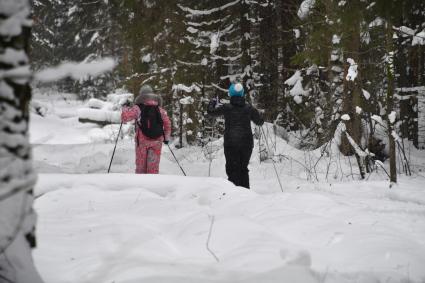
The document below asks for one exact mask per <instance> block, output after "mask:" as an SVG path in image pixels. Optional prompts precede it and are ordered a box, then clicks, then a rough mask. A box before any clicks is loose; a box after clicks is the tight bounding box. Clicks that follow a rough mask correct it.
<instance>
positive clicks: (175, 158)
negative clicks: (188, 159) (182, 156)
mask: <svg viewBox="0 0 425 283" xmlns="http://www.w3.org/2000/svg"><path fill="white" fill-rule="evenodd" d="M167 145H168V149H169V150H170V152H171V154H172V155H173V157H174V160H175V161H176V163H177V165H178V166H179V167H180V169H181V170H182V172H183V175H185V176H186V173H185V172H184V170H183V167H181V165H180V163H179V161H178V160H177V157H176V156H175V155H174V152H173V150H172V149H171V147H170V145H169V144H167Z"/></svg>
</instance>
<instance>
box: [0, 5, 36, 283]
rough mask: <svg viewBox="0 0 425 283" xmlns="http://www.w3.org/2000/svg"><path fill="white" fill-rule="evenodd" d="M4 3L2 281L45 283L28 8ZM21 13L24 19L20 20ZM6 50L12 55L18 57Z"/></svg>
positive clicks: (0, 43) (0, 42) (0, 68)
mask: <svg viewBox="0 0 425 283" xmlns="http://www.w3.org/2000/svg"><path fill="white" fill-rule="evenodd" d="M2 2H6V3H7V4H5V3H3V4H4V5H7V7H9V9H8V11H7V12H5V11H1V12H0V13H1V16H2V20H3V22H5V21H6V20H7V19H10V18H12V17H14V19H15V26H13V28H12V27H11V28H10V29H5V28H4V27H3V26H2V27H3V29H2V33H1V34H0V54H1V57H6V59H7V60H3V62H0V73H2V79H1V80H0V225H1V229H0V282H19V283H39V282H42V280H41V278H40V276H39V275H38V273H37V271H36V269H35V267H34V264H33V261H32V256H31V248H32V247H35V245H36V241H35V234H34V233H35V213H34V211H33V208H32V204H33V199H34V198H33V191H32V189H33V187H34V184H35V181H36V174H35V172H34V171H33V168H32V162H31V146H30V144H29V140H28V122H29V121H28V120H29V110H28V109H29V107H28V104H29V101H30V99H31V88H30V86H29V80H30V72H29V65H28V64H29V59H28V55H27V54H28V51H29V39H30V36H31V30H30V28H29V27H28V21H29V17H30V5H29V2H27V1H15V0H7V1H2ZM21 2H22V3H24V5H21V4H22V3H21ZM18 14H19V16H17V15H18ZM22 15H25V16H26V19H25V18H24V19H23V20H17V19H22ZM7 52H14V53H15V54H16V55H15V57H16V58H15V59H13V58H12V57H11V56H8V55H5V54H6V53H7ZM9 57H10V58H9ZM12 59H13V60H12ZM22 63H25V66H23V65H22ZM25 67H28V70H24V69H23V68H25ZM17 68H21V69H20V70H21V72H19V73H20V74H19V78H18V77H15V76H14V74H13V72H14V71H17Z"/></svg>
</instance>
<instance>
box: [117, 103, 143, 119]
mask: <svg viewBox="0 0 425 283" xmlns="http://www.w3.org/2000/svg"><path fill="white" fill-rule="evenodd" d="M139 115H140V108H139V106H137V105H134V106H132V107H125V106H124V107H123V108H122V112H121V122H123V123H127V122H129V121H132V120H136V119H137V118H138V117H139Z"/></svg>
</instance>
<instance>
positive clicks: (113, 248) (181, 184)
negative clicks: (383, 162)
mask: <svg viewBox="0 0 425 283" xmlns="http://www.w3.org/2000/svg"><path fill="white" fill-rule="evenodd" d="M35 99H36V100H39V101H40V102H42V103H44V104H46V105H50V106H49V111H48V114H47V115H46V116H45V117H41V116H38V115H35V114H33V115H32V116H31V119H32V120H31V122H32V124H31V129H30V134H31V141H32V142H33V144H34V164H35V167H36V168H37V170H38V171H39V172H40V175H39V182H38V185H37V187H36V189H35V194H36V195H37V199H36V203H35V208H36V210H37V212H38V214H39V220H38V227H37V228H38V248H37V249H36V250H35V252H34V256H35V262H36V265H37V267H38V269H39V271H40V273H41V274H42V276H43V277H44V279H45V281H46V282H47V283H65V282H84V283H89V282H96V283H101V282H105V283H106V282H116V283H118V282H120V283H136V282H137V283H138V282H148V283H153V282H261V283H263V282H266V283H267V282H425V268H424V267H423V266H424V262H425V237H424V235H425V191H424V181H425V178H424V176H423V175H422V174H423V173H422V172H420V171H419V170H423V168H424V161H425V158H424V154H423V152H414V154H413V156H412V157H411V158H412V160H413V161H412V163H414V164H415V165H416V170H415V174H414V176H413V177H409V178H408V177H401V180H400V182H399V184H398V185H396V186H393V187H392V188H389V184H388V181H387V180H386V178H385V174H384V173H383V172H382V170H381V171H379V172H378V173H373V174H372V175H370V176H368V178H369V180H368V181H357V180H351V179H352V178H354V179H356V178H357V177H356V176H355V175H354V176H353V175H352V174H351V169H350V168H351V167H350V164H349V160H347V159H343V160H334V161H331V162H328V161H326V160H325V159H323V160H320V161H319V163H318V164H319V165H318V166H317V168H316V169H315V170H314V171H315V172H314V173H313V172H308V170H307V169H306V168H304V167H303V166H302V165H301V164H299V163H312V162H313V163H314V162H315V160H317V159H316V158H317V157H318V156H319V155H320V152H312V153H309V154H306V153H303V152H301V151H298V150H296V149H294V148H292V147H291V146H289V145H288V144H287V143H286V142H284V141H283V140H280V139H278V140H277V149H276V153H278V154H279V153H280V154H285V157H286V158H283V159H282V162H281V163H277V170H278V172H279V173H280V178H281V181H282V183H283V189H284V192H283V193H282V192H281V190H280V187H279V185H278V182H277V180H276V176H275V175H274V174H275V173H274V169H273V166H272V163H270V162H262V163H260V162H259V157H258V156H259V154H258V145H256V147H255V149H254V152H253V157H252V162H251V164H250V170H251V172H250V176H251V186H252V190H246V189H243V188H239V187H235V186H233V185H232V184H231V183H229V182H228V181H227V180H226V179H225V172H224V158H223V152H222V149H221V146H220V141H217V142H216V143H214V144H213V145H208V146H207V148H205V149H201V148H197V147H191V148H183V149H181V150H175V153H176V155H177V158H178V159H179V161H180V162H181V164H182V165H183V167H184V168H185V170H186V172H187V173H188V175H190V176H192V177H183V176H181V175H182V174H181V172H180V169H179V168H178V166H177V165H176V164H175V162H174V161H173V157H172V155H171V153H170V152H169V150H168V149H167V148H164V151H163V157H162V161H161V166H160V172H161V175H158V176H151V175H134V174H132V172H133V171H134V161H133V159H134V156H133V151H134V145H133V143H132V141H131V140H129V139H124V140H120V142H119V144H118V147H117V152H116V156H115V158H114V163H113V165H112V170H111V171H112V172H114V173H113V174H105V172H106V171H107V167H108V165H109V160H110V156H111V153H112V150H113V142H112V140H113V136H114V135H113V131H114V130H115V132H116V127H111V129H110V130H111V135H110V136H109V134H105V130H104V129H100V128H99V126H96V125H92V124H80V123H78V118H77V117H76V115H77V114H76V113H77V108H79V107H81V106H82V105H83V103H81V102H76V101H75V100H73V99H71V98H69V97H68V99H67V100H66V101H65V100H64V99H52V98H48V97H46V96H39V97H37V95H36V97H35ZM111 136H112V139H111ZM270 143H272V139H270ZM209 149H213V151H214V159H213V161H212V163H211V169H210V163H209V160H208V158H207V157H208V154H206V153H204V152H205V151H206V150H209ZM322 162H323V163H322ZM353 166H354V165H353ZM309 168H310V169H309V170H311V168H312V167H309ZM355 170H356V169H355V168H354V169H353V171H355ZM76 173H79V174H76ZM209 173H210V175H211V177H208V175H209ZM326 173H327V174H326ZM315 176H318V179H319V181H317V180H316V177H315ZM325 180H327V181H325ZM349 180H350V181H349ZM329 182H331V183H329ZM207 243H208V246H207Z"/></svg>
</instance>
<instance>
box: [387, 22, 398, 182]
mask: <svg viewBox="0 0 425 283" xmlns="http://www.w3.org/2000/svg"><path fill="white" fill-rule="evenodd" d="M388 18H389V17H388ZM386 53H387V55H386V74H387V84H388V86H387V98H386V101H387V105H386V106H387V107H386V108H387V115H386V120H387V124H388V139H389V154H390V180H391V182H393V183H396V182H397V160H396V153H395V136H396V134H395V129H394V120H392V119H389V115H390V113H391V112H392V111H393V108H394V84H395V82H394V71H395V70H394V47H393V31H392V24H391V21H389V20H388V22H387V28H386ZM391 120H392V121H391Z"/></svg>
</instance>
